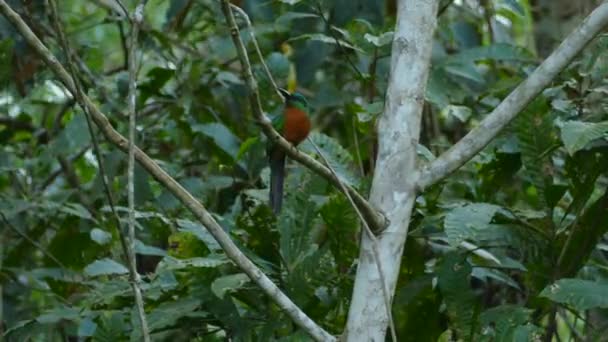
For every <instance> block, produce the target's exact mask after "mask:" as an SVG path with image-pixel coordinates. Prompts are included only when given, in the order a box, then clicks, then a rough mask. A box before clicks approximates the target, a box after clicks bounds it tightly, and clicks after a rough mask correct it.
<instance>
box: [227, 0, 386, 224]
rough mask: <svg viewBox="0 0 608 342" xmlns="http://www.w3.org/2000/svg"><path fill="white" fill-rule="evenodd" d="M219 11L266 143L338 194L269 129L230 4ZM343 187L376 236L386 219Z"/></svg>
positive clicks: (325, 172)
mask: <svg viewBox="0 0 608 342" xmlns="http://www.w3.org/2000/svg"><path fill="white" fill-rule="evenodd" d="M222 10H223V11H224V16H225V17H226V20H227V21H228V26H229V27H230V33H231V35H232V40H233V42H234V45H235V47H236V51H237V55H238V56H239V59H240V61H241V65H242V67H243V71H242V72H243V77H244V79H245V82H246V84H247V86H248V88H249V95H250V96H249V100H250V103H251V109H252V111H253V115H254V117H255V119H256V120H257V122H258V124H259V125H260V126H261V128H262V131H263V132H264V134H265V135H266V136H267V137H268V139H269V140H270V141H272V142H273V143H274V144H276V145H277V146H279V148H281V149H283V150H284V151H285V153H286V154H287V155H288V156H289V157H290V158H291V159H294V160H296V161H298V162H300V163H301V164H303V165H304V166H306V167H307V168H308V169H310V170H311V171H313V172H315V173H316V174H318V175H320V176H321V177H323V178H325V179H327V180H329V181H330V182H331V183H332V184H333V185H334V186H336V187H337V188H338V189H340V191H343V190H342V187H341V186H340V179H339V178H337V177H336V176H335V175H334V174H333V173H332V172H331V171H330V170H329V169H328V168H327V167H326V166H324V165H323V164H321V163H319V162H318V161H316V160H315V159H313V158H312V157H310V156H309V155H307V154H305V153H302V152H300V151H299V150H298V149H297V148H295V147H294V146H293V145H292V144H290V143H289V142H288V141H287V140H285V138H283V137H282V136H281V135H280V134H279V133H278V132H277V131H276V130H275V129H274V127H272V123H271V122H270V120H269V119H268V118H267V117H266V116H265V115H264V110H263V109H262V104H261V99H260V94H259V91H258V84H257V82H256V80H255V78H254V77H253V72H252V71H251V63H250V62H249V56H248V55H247V50H246V48H245V44H244V43H243V41H242V40H241V36H240V31H239V28H238V25H237V24H236V21H235V19H234V15H233V13H232V10H231V8H230V3H229V2H228V1H226V0H222ZM344 186H345V188H346V191H348V192H349V194H350V195H351V197H352V198H353V200H354V201H355V203H356V204H357V206H358V207H359V209H360V210H361V212H362V213H363V216H364V217H365V219H366V221H367V222H368V223H369V225H370V227H372V228H373V229H372V231H373V232H375V233H376V234H378V233H380V232H382V231H383V230H384V229H385V228H386V227H387V225H388V221H387V220H386V218H385V216H384V215H383V214H382V213H380V212H379V211H378V210H376V209H375V208H374V207H372V206H371V204H370V203H369V202H368V201H367V200H366V199H365V198H363V196H361V194H359V193H358V192H357V190H355V189H354V188H352V187H350V186H348V185H344Z"/></svg>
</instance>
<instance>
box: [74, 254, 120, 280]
mask: <svg viewBox="0 0 608 342" xmlns="http://www.w3.org/2000/svg"><path fill="white" fill-rule="evenodd" d="M128 272H129V270H127V268H126V267H124V266H123V265H121V264H119V263H117V262H116V261H114V260H112V259H108V258H105V259H101V260H95V261H94V262H93V263H91V264H89V265H87V266H86V267H85V268H84V273H85V274H86V275H88V276H91V277H95V276H99V275H110V274H126V273H128Z"/></svg>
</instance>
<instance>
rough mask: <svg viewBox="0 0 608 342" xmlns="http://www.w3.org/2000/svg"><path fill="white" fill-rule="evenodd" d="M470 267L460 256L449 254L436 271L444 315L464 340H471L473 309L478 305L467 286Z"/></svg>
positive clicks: (473, 318)
mask: <svg viewBox="0 0 608 342" xmlns="http://www.w3.org/2000/svg"><path fill="white" fill-rule="evenodd" d="M470 274H471V265H469V263H468V262H467V261H466V260H465V258H463V257H462V256H460V255H457V254H455V253H450V254H447V255H445V256H444V259H443V260H442V261H441V264H440V265H439V268H438V270H437V275H438V285H439V289H440V290H441V294H442V296H443V298H444V301H445V303H446V313H447V315H448V318H449V319H450V322H451V326H453V327H454V328H455V329H456V330H457V331H458V335H459V336H460V337H461V338H462V339H463V340H464V341H468V340H474V339H472V338H471V337H472V336H471V335H472V328H473V327H474V320H475V314H476V313H475V311H476V310H475V307H476V306H477V305H478V303H477V300H476V298H475V295H474V294H473V291H472V290H471V287H470V286H469V283H470Z"/></svg>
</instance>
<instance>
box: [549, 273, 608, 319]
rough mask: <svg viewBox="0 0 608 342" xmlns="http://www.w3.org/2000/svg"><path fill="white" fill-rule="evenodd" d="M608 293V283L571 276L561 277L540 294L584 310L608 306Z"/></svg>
mask: <svg viewBox="0 0 608 342" xmlns="http://www.w3.org/2000/svg"><path fill="white" fill-rule="evenodd" d="M607 294H608V283H600V282H594V281H589V280H583V279H576V278H570V279H560V280H558V281H556V282H555V283H553V284H551V285H549V286H547V287H546V288H545V289H544V290H543V291H542V292H541V293H540V296H541V297H546V298H549V299H551V300H552V301H554V302H557V303H562V304H568V305H571V306H573V307H575V308H576V309H577V310H581V311H584V310H588V309H592V308H608V295H607Z"/></svg>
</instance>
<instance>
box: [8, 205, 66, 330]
mask: <svg viewBox="0 0 608 342" xmlns="http://www.w3.org/2000/svg"><path fill="white" fill-rule="evenodd" d="M0 217H2V221H4V224H5V225H6V226H7V227H9V228H10V229H12V230H13V231H15V233H17V234H19V236H21V237H22V238H23V239H25V240H26V241H27V242H29V243H30V244H32V246H34V247H36V248H37V249H38V250H39V251H40V252H42V254H44V255H45V256H46V257H47V258H49V259H51V260H52V261H53V262H54V263H56V264H57V266H59V267H61V268H62V269H64V270H65V269H67V268H66V267H65V265H64V264H63V263H62V262H61V261H59V259H57V258H56V257H55V256H54V255H53V254H51V253H50V252H49V251H47V250H46V248H44V247H42V245H41V244H39V243H38V242H36V241H34V239H32V238H31V237H29V236H28V235H27V234H26V233H25V232H23V231H21V229H19V228H17V227H15V226H13V224H12V223H11V221H9V220H8V218H7V217H6V216H5V215H4V213H3V212H2V211H0ZM0 322H1V321H0Z"/></svg>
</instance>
